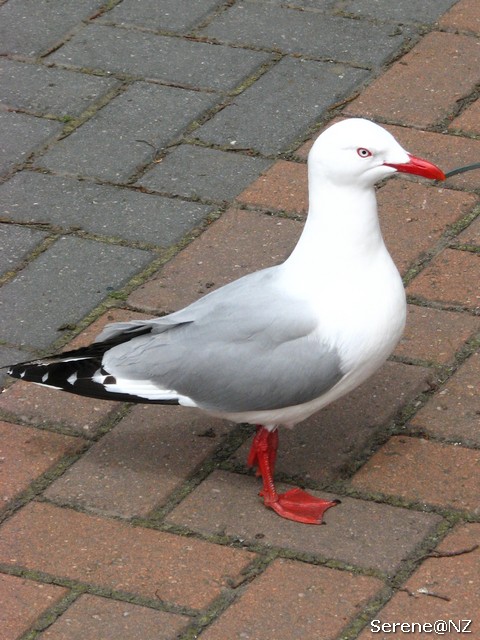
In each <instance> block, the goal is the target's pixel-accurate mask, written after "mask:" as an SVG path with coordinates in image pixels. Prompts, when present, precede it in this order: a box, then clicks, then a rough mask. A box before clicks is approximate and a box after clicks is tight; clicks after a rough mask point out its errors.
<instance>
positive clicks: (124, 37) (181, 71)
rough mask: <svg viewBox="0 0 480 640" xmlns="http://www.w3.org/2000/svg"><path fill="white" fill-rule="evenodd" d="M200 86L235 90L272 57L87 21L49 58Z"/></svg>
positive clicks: (79, 65) (185, 84)
mask: <svg viewBox="0 0 480 640" xmlns="http://www.w3.org/2000/svg"><path fill="white" fill-rule="evenodd" d="M48 59H49V60H53V61H55V62H58V63H62V64H73V65H76V66H78V67H90V68H94V69H104V70H107V71H110V72H113V73H127V74H130V75H134V76H139V77H141V78H147V79H155V80H161V81H162V82H169V83H174V84H180V85H182V86H189V87H195V88H202V89H214V90H222V91H226V90H228V89H233V88H234V87H236V86H237V85H238V84H240V83H241V82H242V80H244V79H245V78H246V77H248V76H249V75H250V74H251V73H252V71H254V70H255V69H256V68H257V67H259V66H260V65H261V64H263V63H264V62H265V61H266V60H268V59H269V55H268V54H266V53H261V52H258V51H247V50H244V49H239V48H232V47H226V46H224V47H222V46H218V45H212V44H207V43H204V42H194V41H192V40H184V39H179V38H176V37H168V36H159V35H156V34H153V33H145V32H142V31H130V30H127V29H120V28H116V27H110V26H104V25H93V24H92V25H88V26H87V27H85V29H84V30H83V31H82V32H81V33H79V34H78V35H76V36H74V37H73V38H72V39H71V40H70V41H69V42H67V44H66V45H64V46H63V47H61V48H60V49H58V50H57V51H55V53H53V54H52V55H51V56H49V58H48Z"/></svg>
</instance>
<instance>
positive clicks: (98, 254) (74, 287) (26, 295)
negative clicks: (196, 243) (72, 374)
mask: <svg viewBox="0 0 480 640" xmlns="http://www.w3.org/2000/svg"><path fill="white" fill-rule="evenodd" d="M151 258H152V256H151V254H149V253H148V252H146V251H140V250H137V249H129V248H126V247H120V246H115V245H110V244H104V243H101V242H95V241H93V240H83V239H80V238H75V237H71V236H70V237H62V238H60V239H59V240H58V241H57V242H56V243H55V244H54V245H52V246H51V247H50V248H49V249H48V250H47V251H45V252H44V253H42V254H41V255H40V256H39V257H38V258H37V259H36V260H34V261H33V262H31V263H30V264H29V265H28V266H27V267H26V268H25V269H23V270H22V271H21V272H20V273H19V274H18V275H17V277H16V278H14V279H13V280H11V281H10V282H9V283H8V284H6V285H4V286H3V287H2V288H1V290H0V313H1V316H2V323H1V325H0V340H4V341H6V342H8V343H10V344H17V345H30V346H34V347H39V348H44V347H47V346H48V345H49V344H50V343H51V342H52V341H53V340H55V339H56V338H58V337H59V336H60V335H61V333H59V328H60V327H61V326H63V325H65V324H67V323H75V322H77V321H78V320H79V319H80V318H82V317H83V316H85V315H86V314H87V313H88V312H89V311H90V310H91V309H92V308H94V307H95V306H96V305H97V304H99V303H100V302H101V301H102V300H103V299H104V298H105V297H106V295H107V294H108V293H109V291H111V290H114V289H117V288H119V287H121V286H122V285H123V284H124V283H125V282H126V281H127V280H128V279H129V278H130V277H132V276H133V275H134V274H135V273H137V272H138V271H139V270H140V269H141V268H142V267H144V266H146V265H147V264H148V262H149V261H150V260H151Z"/></svg>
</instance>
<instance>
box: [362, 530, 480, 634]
mask: <svg viewBox="0 0 480 640" xmlns="http://www.w3.org/2000/svg"><path fill="white" fill-rule="evenodd" d="M475 545H476V546H477V549H476V550H474V551H472V552H470V553H468V552H467V553H461V554H460V555H453V556H450V557H439V558H429V559H426V560H425V562H424V563H423V564H422V565H421V566H420V568H419V569H417V570H416V571H415V573H414V574H413V575H412V576H411V578H409V580H408V581H407V582H406V584H405V585H404V587H403V588H402V589H401V590H400V591H399V592H398V593H397V594H396V595H395V596H394V597H393V598H392V600H391V601H390V602H389V603H388V604H387V605H386V606H385V607H384V608H383V609H381V610H380V611H378V612H377V613H376V614H375V617H374V619H375V620H379V621H380V623H378V622H377V623H376V624H377V625H378V624H381V623H389V622H390V623H392V622H398V623H400V622H418V623H430V624H432V625H433V624H434V623H435V621H436V620H446V621H448V620H451V621H453V622H454V623H455V624H456V625H457V628H458V624H459V623H461V621H462V620H463V621H466V620H471V625H470V626H469V627H468V630H467V632H466V633H465V634H463V633H459V632H456V631H455V629H454V628H453V627H450V632H449V633H445V634H442V633H441V632H440V633H437V634H435V633H433V632H432V628H431V627H430V628H427V630H426V631H425V633H422V634H419V633H412V632H409V633H408V634H407V633H406V632H403V633H402V632H401V630H400V629H399V628H398V627H397V631H396V632H395V633H393V632H391V627H390V631H389V632H388V635H387V634H385V635H384V636H379V633H378V631H377V632H375V633H374V632H372V628H371V627H370V625H367V627H366V628H365V630H364V632H363V633H361V634H360V636H359V639H358V640H375V639H376V638H379V637H382V638H396V639H397V640H400V638H410V637H412V638H430V637H435V638H436V637H441V638H450V639H453V638H464V637H465V638H472V639H473V638H478V637H480V599H479V597H478V594H479V593H480V548H478V547H479V545H480V524H465V525H459V526H457V527H456V528H455V529H454V530H453V531H452V532H451V533H450V534H449V535H448V536H447V537H446V538H445V539H444V540H443V541H442V543H441V544H440V545H439V546H438V547H437V551H439V552H440V553H442V552H443V553H452V552H453V553H455V552H459V551H460V552H462V551H468V550H469V549H472V548H473V547H474V546H475ZM428 594H430V595H428ZM464 626H465V623H462V627H464ZM375 628H377V627H374V628H373V630H375ZM417 629H418V627H417ZM467 633H468V635H467Z"/></svg>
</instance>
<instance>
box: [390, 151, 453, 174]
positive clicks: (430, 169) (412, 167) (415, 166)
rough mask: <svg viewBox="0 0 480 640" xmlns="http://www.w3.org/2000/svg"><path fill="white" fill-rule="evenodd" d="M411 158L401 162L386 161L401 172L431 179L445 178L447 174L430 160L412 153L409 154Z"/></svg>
mask: <svg viewBox="0 0 480 640" xmlns="http://www.w3.org/2000/svg"><path fill="white" fill-rule="evenodd" d="M408 157H409V158H410V160H409V161H408V162H401V163H398V164H393V163H391V164H390V163H389V162H385V165H386V166H387V167H392V168H393V169H396V170H397V171H400V172H401V173H413V174H414V175H416V176H423V177H424V178H430V179H431V180H445V174H444V173H443V171H442V170H441V169H439V168H438V167H437V166H436V165H434V164H432V163H431V162H428V160H422V158H416V157H415V156H412V155H411V154H410V153H409V154H408Z"/></svg>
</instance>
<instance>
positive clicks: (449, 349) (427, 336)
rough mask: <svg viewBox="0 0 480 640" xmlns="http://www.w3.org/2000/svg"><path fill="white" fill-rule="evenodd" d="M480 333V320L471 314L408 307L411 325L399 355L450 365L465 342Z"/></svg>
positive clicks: (402, 342) (407, 327) (399, 349)
mask: <svg viewBox="0 0 480 640" xmlns="http://www.w3.org/2000/svg"><path fill="white" fill-rule="evenodd" d="M479 329H480V319H479V318H477V317H473V316H471V315H470V314H468V313H457V312H455V311H441V310H439V309H431V308H429V307H419V306H416V305H413V304H409V305H408V314H407V325H406V327H405V332H404V334H403V337H402V339H401V340H400V342H399V344H398V346H397V348H396V349H395V352H394V353H395V355H396V356H400V357H402V358H410V359H419V360H425V361H428V362H432V363H437V364H447V363H450V362H452V361H453V360H454V357H455V354H456V352H457V351H459V350H460V349H461V347H462V346H463V344H464V342H465V341H466V340H468V339H469V338H471V337H472V336H473V335H474V334H475V332H477V331H478V330H479Z"/></svg>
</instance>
